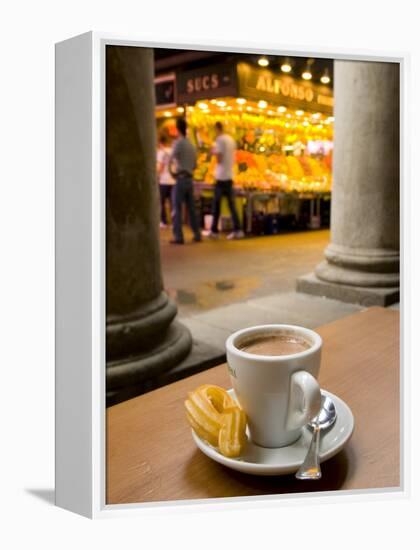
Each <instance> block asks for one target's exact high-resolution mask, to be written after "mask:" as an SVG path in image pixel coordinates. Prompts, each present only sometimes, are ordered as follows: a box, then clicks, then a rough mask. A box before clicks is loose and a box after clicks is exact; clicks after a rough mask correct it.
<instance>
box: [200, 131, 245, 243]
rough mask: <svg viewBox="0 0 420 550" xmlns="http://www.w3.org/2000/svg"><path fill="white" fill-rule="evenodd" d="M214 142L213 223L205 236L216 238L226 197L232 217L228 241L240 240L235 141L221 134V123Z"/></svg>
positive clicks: (241, 234)
mask: <svg viewBox="0 0 420 550" xmlns="http://www.w3.org/2000/svg"><path fill="white" fill-rule="evenodd" d="M215 129H216V136H217V137H216V142H215V145H214V148H213V153H214V154H215V155H216V159H217V163H216V170H215V178H216V185H215V187H214V198H213V223H212V226H211V231H210V232H209V233H208V234H207V236H208V237H210V238H213V239H214V238H218V236H219V230H218V227H217V226H218V223H219V217H220V204H221V202H222V197H224V196H225V197H226V198H227V200H228V205H229V209H230V213H231V216H232V223H233V232H232V233H230V234H229V235H228V237H227V238H228V239H242V238H243V237H244V232H243V231H242V230H241V226H240V223H239V217H238V213H237V211H236V206H235V197H234V193H233V181H232V178H233V165H234V163H235V150H236V144H235V140H234V139H233V138H232V137H231V136H229V135H228V134H225V133H224V132H223V125H222V123H221V122H216V124H215Z"/></svg>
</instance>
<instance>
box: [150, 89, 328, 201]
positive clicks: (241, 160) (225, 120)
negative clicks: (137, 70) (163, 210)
mask: <svg viewBox="0 0 420 550" xmlns="http://www.w3.org/2000/svg"><path fill="white" fill-rule="evenodd" d="M261 105H263V106H261ZM177 111H178V112H181V111H182V113H183V115H182V116H186V118H187V122H188V127H189V137H190V138H191V139H192V140H193V141H194V143H195V146H196V147H197V150H198V158H197V168H196V170H195V172H194V175H193V176H194V179H195V180H196V181H197V182H204V183H205V184H213V183H214V182H215V178H214V173H215V167H216V157H215V156H214V155H212V154H211V150H212V146H213V144H214V141H215V138H216V134H215V123H216V122H221V123H222V124H223V127H224V131H225V132H226V133H228V134H230V135H231V136H232V137H233V138H234V139H235V141H236V145H237V151H236V159H235V165H234V171H233V172H234V174H233V181H234V185H235V187H236V188H239V189H243V190H247V191H259V190H260V191H264V192H268V191H273V192H277V191H281V192H284V193H294V194H296V193H298V194H304V193H308V192H309V193H329V192H330V191H331V186H332V140H333V121H334V118H333V117H332V116H328V115H325V114H322V113H311V112H305V111H303V110H302V109H298V110H293V109H287V108H286V107H284V106H270V105H268V104H267V103H266V102H252V101H249V100H246V99H245V98H221V99H212V100H209V101H199V102H197V103H196V105H194V106H193V105H190V106H187V107H185V108H183V107H178V108H177ZM174 115H175V114H174V113H173V112H171V111H163V112H162V113H161V114H160V117H161V118H160V125H161V127H163V126H165V125H166V126H167V127H168V128H171V127H172V126H173V125H174ZM175 116H176V115H175ZM171 125H172V126H171Z"/></svg>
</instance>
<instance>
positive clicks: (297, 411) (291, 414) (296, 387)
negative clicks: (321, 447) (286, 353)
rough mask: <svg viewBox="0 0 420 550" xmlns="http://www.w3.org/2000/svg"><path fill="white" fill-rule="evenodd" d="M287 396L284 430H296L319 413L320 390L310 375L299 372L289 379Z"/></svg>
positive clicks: (302, 371)
mask: <svg viewBox="0 0 420 550" xmlns="http://www.w3.org/2000/svg"><path fill="white" fill-rule="evenodd" d="M289 395H290V398H289V409H288V414H287V421H286V428H287V429H288V430H297V429H298V428H302V426H304V425H305V424H307V423H308V422H309V421H310V420H312V418H313V417H314V416H316V415H317V414H318V413H319V409H320V408H321V389H320V387H319V384H318V382H317V380H316V379H315V378H314V377H313V376H312V374H309V372H306V371H304V370H299V371H297V372H294V373H293V374H292V376H291V377H290V393H289Z"/></svg>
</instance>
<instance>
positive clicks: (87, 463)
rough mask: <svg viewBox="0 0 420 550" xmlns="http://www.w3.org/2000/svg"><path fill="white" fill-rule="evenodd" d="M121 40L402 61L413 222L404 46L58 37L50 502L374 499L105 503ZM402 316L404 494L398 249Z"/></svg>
mask: <svg viewBox="0 0 420 550" xmlns="http://www.w3.org/2000/svg"><path fill="white" fill-rule="evenodd" d="M107 45H125V46H135V47H151V48H154V47H164V48H176V49H201V50H212V51H223V52H243V53H257V54H258V53H264V54H272V55H288V56H296V55H304V56H307V55H310V56H311V57H319V58H323V57H325V58H334V59H349V60H350V59H351V60H364V61H388V62H394V63H399V64H400V90H401V95H400V97H401V100H400V101H401V127H400V131H401V168H400V170H401V173H400V176H401V179H400V181H401V209H402V210H404V216H401V219H402V220H404V225H403V226H402V240H403V246H402V250H404V241H405V238H406V234H405V228H406V227H408V225H409V220H408V218H407V212H408V209H406V208H405V205H407V204H408V203H407V201H408V200H409V191H408V152H407V150H406V148H405V144H406V135H407V128H408V118H407V104H408V79H409V72H408V68H409V55H408V54H407V53H404V52H401V53H389V52H374V51H348V50H346V51H339V50H336V49H333V50H332V49H327V48H323V47H320V48H313V49H311V50H310V51H308V50H307V49H305V48H297V47H296V46H293V47H289V46H287V45H283V44H260V45H258V47H249V46H248V45H246V44H244V43H232V42H226V43H223V42H217V43H216V42H214V43H210V42H206V44H181V43H177V44H175V43H172V44H166V43H163V42H161V41H156V42H152V41H144V40H142V39H141V37H120V36H116V35H112V34H105V33H96V32H89V33H86V34H82V35H80V36H76V37H74V38H71V39H68V40H65V41H63V42H60V43H58V44H56V175H55V177H56V371H55V372H56V417H55V426H56V479H55V491H56V504H57V506H60V507H62V508H65V509H68V510H70V511H72V512H76V513H78V514H81V515H84V516H87V517H90V518H98V517H104V516H115V515H119V514H124V515H126V514H133V513H136V514H138V513H139V512H142V513H145V512H150V511H153V510H159V509H161V508H162V507H172V506H174V505H175V506H177V507H178V508H179V509H180V510H182V509H185V508H187V507H189V508H191V507H194V508H196V507H205V508H209V507H211V506H214V505H215V504H219V505H220V506H224V507H239V506H249V505H250V504H252V505H253V506H268V505H273V504H278V503H290V502H295V501H296V499H300V498H305V499H308V500H309V501H317V500H319V499H320V498H325V497H328V498H330V499H331V501H335V500H336V501H339V500H340V499H342V498H348V499H356V500H360V499H377V498H378V495H380V494H382V491H366V492H363V493H360V492H358V493H352V492H340V495H337V494H331V493H325V492H324V493H322V494H321V493H319V494H311V496H305V495H302V494H300V495H285V496H275V497H247V498H239V497H238V498H234V499H212V500H211V501H208V500H200V501H197V500H196V501H180V502H178V501H174V502H164V503H147V504H138V505H137V504H136V505H133V504H127V505H107V504H106V502H105V472H106V463H105V161H104V159H105V108H104V105H105V85H104V82H105V47H106V46H107ZM401 271H402V294H401V303H402V318H401V335H402V337H403V338H402V345H401V357H400V360H401V382H402V383H401V403H402V405H401V407H402V410H401V413H402V414H401V456H402V459H403V460H402V467H401V480H402V481H401V488H400V490H399V491H394V492H392V493H388V497H387V498H400V497H401V496H404V495H405V494H407V487H408V479H407V476H408V462H407V460H408V458H407V453H406V452H405V446H404V445H405V443H404V440H405V439H406V438H405V436H404V434H405V433H406V430H407V428H406V425H405V424H404V420H405V419H406V417H407V411H408V407H409V403H408V392H407V376H406V375H405V372H406V369H407V365H406V358H405V357H404V349H405V348H406V347H407V345H408V342H407V338H408V334H407V332H405V331H404V330H403V329H404V326H405V324H406V322H407V318H408V317H407V316H408V315H409V311H408V310H407V309H406V304H405V301H404V296H405V292H404V289H405V286H406V282H407V265H406V258H405V257H404V256H403V257H402V270H401Z"/></svg>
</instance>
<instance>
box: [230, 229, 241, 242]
mask: <svg viewBox="0 0 420 550" xmlns="http://www.w3.org/2000/svg"><path fill="white" fill-rule="evenodd" d="M244 237H245V233H244V232H243V231H242V230H239V231H232V233H229V235H228V236H227V238H228V239H229V240H230V241H231V240H232V239H243V238H244Z"/></svg>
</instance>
